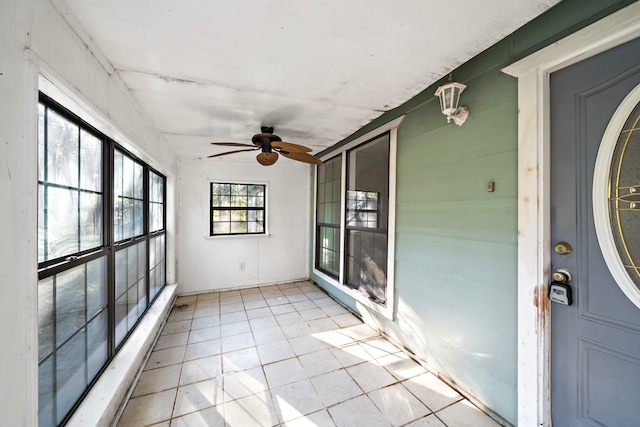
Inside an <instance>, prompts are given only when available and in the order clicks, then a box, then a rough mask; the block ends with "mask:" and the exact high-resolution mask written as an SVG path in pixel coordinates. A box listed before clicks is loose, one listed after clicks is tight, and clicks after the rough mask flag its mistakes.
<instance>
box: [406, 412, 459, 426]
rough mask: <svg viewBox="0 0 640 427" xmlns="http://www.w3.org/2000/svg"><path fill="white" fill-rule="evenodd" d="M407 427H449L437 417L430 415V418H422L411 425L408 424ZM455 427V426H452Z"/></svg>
mask: <svg viewBox="0 0 640 427" xmlns="http://www.w3.org/2000/svg"><path fill="white" fill-rule="evenodd" d="M406 427H447V426H446V425H444V424H443V423H442V421H440V420H439V419H438V417H436V416H435V415H429V416H428V417H424V418H420V419H419V420H416V421H414V422H412V423H411V424H407V426H406ZM451 427H455V426H451Z"/></svg>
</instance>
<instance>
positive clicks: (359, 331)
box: [340, 323, 380, 341]
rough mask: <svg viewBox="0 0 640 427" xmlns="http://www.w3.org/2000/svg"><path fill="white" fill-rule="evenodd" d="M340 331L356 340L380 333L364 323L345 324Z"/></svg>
mask: <svg viewBox="0 0 640 427" xmlns="http://www.w3.org/2000/svg"><path fill="white" fill-rule="evenodd" d="M340 332H341V333H343V334H345V335H346V336H348V337H350V338H353V339H354V340H356V341H362V340H366V339H369V338H373V337H376V336H378V335H380V333H379V332H378V331H376V330H374V329H372V328H371V327H370V326H368V325H365V324H364V323H360V324H358V325H353V326H347V327H346V328H342V329H341V331H340Z"/></svg>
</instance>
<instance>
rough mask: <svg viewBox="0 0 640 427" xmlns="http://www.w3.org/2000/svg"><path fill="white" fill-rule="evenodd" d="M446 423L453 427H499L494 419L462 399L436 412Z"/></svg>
mask: <svg viewBox="0 0 640 427" xmlns="http://www.w3.org/2000/svg"><path fill="white" fill-rule="evenodd" d="M436 415H437V416H438V418H440V419H441V420H442V421H443V422H444V423H445V424H446V425H448V426H452V427H453V426H455V427H499V426H500V424H498V423H497V422H496V421H495V420H493V419H492V418H491V417H489V416H488V415H487V414H485V413H484V412H482V411H481V410H480V409H478V408H477V407H475V406H474V405H472V404H471V403H470V402H469V401H468V400H462V401H460V402H458V403H456V404H454V405H451V406H449V407H447V408H444V409H443V410H442V411H440V412H438V413H437V414H436Z"/></svg>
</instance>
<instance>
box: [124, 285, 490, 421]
mask: <svg viewBox="0 0 640 427" xmlns="http://www.w3.org/2000/svg"><path fill="white" fill-rule="evenodd" d="M149 425H152V426H163V427H168V426H172V427H174V426H175V427H177V426H180V427H182V426H194V427H198V426H231V427H251V426H287V427H289V426H290V427H294V426H295V427H301V426H319V427H324V426H337V427H355V426H366V427H376V426H412V427H419V426H420V427H422V426H431V427H444V426H449V427H458V426H473V427H496V426H498V425H499V424H497V423H496V422H495V421H493V420H492V419H491V418H489V417H488V416H487V415H486V414H484V413H483V412H481V411H480V410H478V409H477V408H476V407H475V406H473V405H472V404H470V403H469V402H468V401H467V400H465V399H463V398H462V396H461V395H460V394H458V393H457V392H456V391H455V390H453V389H452V388H450V387H449V386H448V385H446V384H445V383H444V382H442V381H441V380H439V379H438V378H437V377H435V376H434V375H433V374H432V373H430V372H429V371H427V370H426V369H424V368H423V367H422V366H421V365H419V364H418V363H416V362H415V361H413V360H412V359H410V358H409V357H408V356H407V355H406V354H405V353H404V352H402V351H401V350H400V349H399V348H397V347H396V346H395V345H394V344H392V343H390V342H389V341H387V340H386V339H384V338H383V337H381V336H380V335H379V334H378V333H377V332H376V331H374V330H373V329H371V328H370V327H368V326H366V325H365V324H363V323H362V322H361V321H360V320H359V319H358V318H357V317H355V316H354V315H352V314H351V313H349V312H348V311H347V310H345V309H344V308H343V307H342V306H341V305H339V304H337V303H336V302H335V301H334V300H333V299H331V298H330V297H328V296H327V295H326V294H325V293H324V292H323V291H321V290H320V289H319V288H318V287H316V286H315V285H313V284H312V283H310V282H298V283H288V284H284V285H277V286H276V285H274V286H267V287H260V288H253V289H244V290H239V291H229V292H220V293H208V294H202V295H198V296H189V297H180V298H178V300H177V301H176V304H175V306H174V308H173V310H172V312H171V314H170V316H169V319H168V321H167V323H166V325H165V327H164V329H163V331H162V334H161V336H160V338H159V339H158V342H157V344H156V346H155V348H154V351H153V352H152V353H151V356H150V358H149V360H148V362H147V365H146V366H145V369H144V371H143V373H142V375H141V377H140V380H139V381H138V384H137V385H136V387H135V390H134V392H133V394H132V396H131V399H130V400H129V402H128V403H127V406H126V408H125V410H124V412H123V414H122V417H121V418H120V421H119V423H118V426H119V427H129V426H135V427H138V426H149Z"/></svg>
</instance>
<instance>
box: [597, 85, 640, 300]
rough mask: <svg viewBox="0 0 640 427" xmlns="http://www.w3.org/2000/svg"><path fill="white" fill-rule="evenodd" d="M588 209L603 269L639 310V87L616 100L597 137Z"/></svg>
mask: <svg viewBox="0 0 640 427" xmlns="http://www.w3.org/2000/svg"><path fill="white" fill-rule="evenodd" d="M593 211H594V212H593V213H594V220H595V226H596V233H597V235H598V242H599V244H600V249H601V250H602V254H603V256H604V259H605V261H606V263H607V266H608V268H609V271H610V272H611V274H612V275H613V277H614V279H615V280H616V282H617V284H618V286H619V287H620V289H622V291H623V292H624V293H625V295H626V296H627V297H628V298H629V299H630V300H631V301H632V302H633V303H634V304H635V305H636V306H637V307H639V308H640V85H639V86H637V87H636V88H635V89H634V90H633V91H631V93H629V95H628V96H627V97H626V98H625V99H624V101H623V102H622V103H621V104H620V106H619V107H618V109H617V110H616V112H615V114H614V115H613V118H612V119H611V122H610V123H609V125H608V126H607V130H606V131H605V133H604V136H603V138H602V142H601V144H600V148H599V151H598V156H597V159H596V166H595V171H594V176H593Z"/></svg>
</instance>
